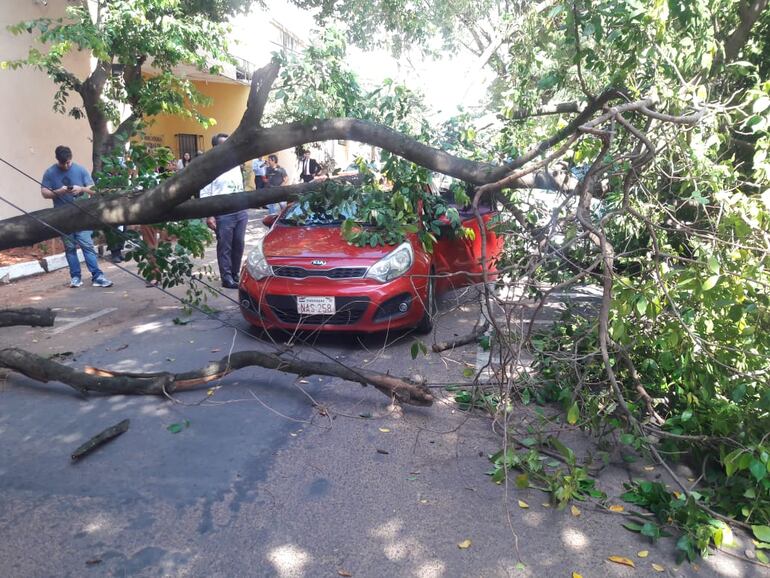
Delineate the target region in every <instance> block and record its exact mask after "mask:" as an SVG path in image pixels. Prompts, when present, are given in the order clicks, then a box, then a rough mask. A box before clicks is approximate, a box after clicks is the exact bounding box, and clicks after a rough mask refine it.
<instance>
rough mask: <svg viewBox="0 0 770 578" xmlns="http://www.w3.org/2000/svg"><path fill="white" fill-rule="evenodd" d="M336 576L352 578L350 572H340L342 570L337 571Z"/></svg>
mask: <svg viewBox="0 0 770 578" xmlns="http://www.w3.org/2000/svg"><path fill="white" fill-rule="evenodd" d="M337 574H339V575H340V576H345V577H346V578H350V576H352V574H351V573H350V572H348V571H347V570H342V569H340V570H337Z"/></svg>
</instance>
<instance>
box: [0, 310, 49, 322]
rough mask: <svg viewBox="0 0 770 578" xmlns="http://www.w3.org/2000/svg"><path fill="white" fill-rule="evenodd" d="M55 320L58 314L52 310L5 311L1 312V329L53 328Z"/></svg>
mask: <svg viewBox="0 0 770 578" xmlns="http://www.w3.org/2000/svg"><path fill="white" fill-rule="evenodd" d="M55 318H56V313H55V312H53V311H52V310H51V309H34V308H32V307H24V308H22V309H4V310H0V327H12V326H14V325H29V326H32V327H51V326H53V321H54V319H55Z"/></svg>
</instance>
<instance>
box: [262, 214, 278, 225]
mask: <svg viewBox="0 0 770 578" xmlns="http://www.w3.org/2000/svg"><path fill="white" fill-rule="evenodd" d="M277 218H278V215H276V214H271V215H265V216H264V218H263V219H262V224H263V225H264V226H265V227H268V228H269V227H272V226H273V223H275V220H276V219H277Z"/></svg>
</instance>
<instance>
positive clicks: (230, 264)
mask: <svg viewBox="0 0 770 578" xmlns="http://www.w3.org/2000/svg"><path fill="white" fill-rule="evenodd" d="M228 136H230V135H228V134H226V133H222V132H221V133H219V134H216V135H214V136H213V137H212V139H211V146H218V145H221V144H222V143H223V142H225V141H226V140H227V137H228ZM241 191H243V175H242V174H241V167H240V166H235V167H233V168H231V169H230V170H229V171H227V172H225V173H222V174H221V175H219V176H218V177H217V178H216V179H214V181H213V182H212V183H211V184H209V185H206V186H205V187H203V189H202V190H201V198H204V197H213V196H215V195H229V194H230V193H240V192H241ZM248 220H249V213H248V211H247V210H246V209H243V210H240V211H236V212H235V213H228V214H226V215H218V216H216V217H209V218H208V219H206V224H207V225H208V226H209V228H210V229H212V230H213V231H214V232H215V233H216V235H217V264H218V265H219V278H220V279H221V280H222V287H224V288H226V289H237V288H238V281H239V279H238V273H239V272H240V270H241V259H243V248H244V242H245V241H244V240H245V238H246V223H247V222H248Z"/></svg>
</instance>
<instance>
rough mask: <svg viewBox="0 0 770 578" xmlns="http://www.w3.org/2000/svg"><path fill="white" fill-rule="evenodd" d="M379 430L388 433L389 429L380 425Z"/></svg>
mask: <svg viewBox="0 0 770 578" xmlns="http://www.w3.org/2000/svg"><path fill="white" fill-rule="evenodd" d="M380 431H381V432H382V433H390V430H389V429H388V428H386V427H381V428H380Z"/></svg>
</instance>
